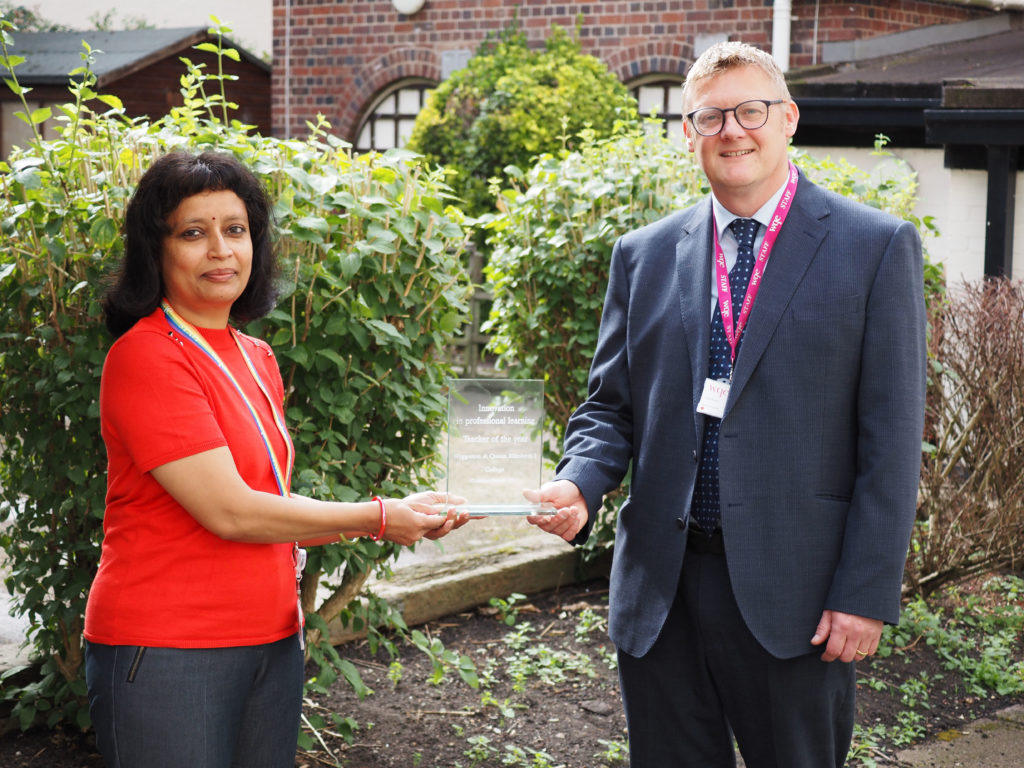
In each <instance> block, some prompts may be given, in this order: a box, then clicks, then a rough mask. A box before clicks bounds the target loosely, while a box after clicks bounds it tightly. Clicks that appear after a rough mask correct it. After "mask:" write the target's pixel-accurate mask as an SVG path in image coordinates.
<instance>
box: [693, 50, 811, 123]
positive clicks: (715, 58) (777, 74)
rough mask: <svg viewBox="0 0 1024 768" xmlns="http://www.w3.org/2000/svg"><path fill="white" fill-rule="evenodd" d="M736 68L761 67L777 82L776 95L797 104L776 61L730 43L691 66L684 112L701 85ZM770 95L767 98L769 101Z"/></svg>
mask: <svg viewBox="0 0 1024 768" xmlns="http://www.w3.org/2000/svg"><path fill="white" fill-rule="evenodd" d="M736 67H757V68H758V69H760V70H761V71H762V72H764V73H765V74H766V75H768V77H770V78H771V79H772V80H773V81H774V83H775V86H776V87H777V88H778V93H777V94H775V95H776V96H777V97H779V98H783V99H786V100H787V101H792V100H793V99H792V97H791V96H790V95H789V88H788V87H787V85H786V76H785V75H784V74H783V73H782V70H781V69H779V65H778V64H777V63H776V61H775V59H773V58H772V57H771V56H770V55H769V54H767V53H765V52H764V51H762V50H761V49H760V48H755V47H754V46H752V45H748V44H747V43H741V42H739V41H727V42H724V43H715V44H714V45H712V46H711V47H710V48H708V49H707V50H706V51H704V53H702V54H701V55H700V56H699V57H698V58H697V60H696V61H695V62H693V64H692V65H691V66H690V70H689V71H688V72H687V73H686V82H685V83H684V85H683V112H688V111H689V109H690V97H691V96H692V94H693V89H694V88H696V87H697V83H698V82H700V81H701V80H704V79H706V78H708V77H714V76H715V75H720V74H722V73H723V72H727V71H728V70H730V69H734V68H736ZM770 95H771V94H766V97H767V96H770Z"/></svg>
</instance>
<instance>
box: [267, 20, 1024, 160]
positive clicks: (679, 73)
mask: <svg viewBox="0 0 1024 768" xmlns="http://www.w3.org/2000/svg"><path fill="white" fill-rule="evenodd" d="M790 4H791V6H790ZM1015 5H1016V3H1015V2H1014V1H1013V0H1011V2H1010V3H1009V6H1010V7H1014V6H1015ZM787 6H790V7H789V10H788V13H787ZM999 7H1000V8H1003V9H1005V8H1006V7H1007V3H1003V4H1001V5H1000V6H999ZM995 8H996V6H995V3H994V2H993V3H992V5H988V4H987V0H982V2H972V1H971V0H958V1H954V2H936V1H934V0H852V1H849V0H848V1H846V2H839V0H774V2H773V0H674V1H670V0H274V11H273V23H274V36H273V37H274V73H273V86H272V92H273V114H274V133H275V134H276V135H279V136H284V135H300V136H301V135H304V134H305V133H306V128H305V122H306V121H307V120H312V119H314V118H315V116H316V115H317V114H318V113H322V114H323V115H325V116H326V117H327V119H328V120H329V121H330V123H331V125H332V126H333V131H334V133H336V134H337V135H339V136H342V137H343V138H346V139H348V140H350V141H353V142H355V143H357V146H359V147H360V148H366V147H368V146H378V143H377V142H375V141H374V140H373V137H372V136H371V135H369V133H368V132H367V130H368V129H366V126H367V124H368V122H372V121H373V120H374V119H375V118H374V114H375V113H378V117H382V119H383V121H384V123H383V125H382V127H381V129H380V131H379V132H380V133H381V134H383V138H384V139H387V137H388V136H389V135H391V134H394V137H393V138H394V139H396V141H395V143H399V144H400V143H401V141H400V139H399V135H400V134H403V133H404V134H406V135H407V131H408V127H409V126H410V125H411V120H412V118H414V117H415V113H416V112H417V111H418V106H419V105H418V104H417V98H420V99H421V98H422V91H423V90H424V89H426V88H428V87H430V86H433V85H436V84H437V83H438V82H440V81H441V80H442V79H443V78H444V77H445V76H447V74H449V73H450V72H451V71H453V70H454V69H457V68H459V67H460V66H461V65H462V64H464V63H465V60H466V59H467V58H468V57H469V56H470V55H471V54H472V53H473V52H475V51H476V49H477V47H478V46H479V45H480V43H481V42H482V41H483V40H484V39H485V38H486V36H487V35H488V34H493V33H496V32H498V31H500V30H502V29H504V28H505V27H507V26H508V25H509V24H511V23H512V22H513V19H515V18H518V20H519V23H520V24H521V26H522V28H523V30H524V31H525V32H526V34H527V37H528V39H529V40H531V41H536V42H537V44H538V45H540V44H541V42H542V41H543V40H544V39H545V37H546V36H547V35H548V33H549V31H550V28H551V26H552V25H558V26H561V27H565V28H567V29H569V30H573V29H577V28H578V30H579V39H580V41H581V44H582V47H583V50H584V51H585V52H587V53H590V54H592V55H594V56H597V57H598V58H600V59H602V60H603V61H605V62H606V63H607V64H608V67H609V68H610V69H611V71H612V72H614V73H615V74H616V75H618V76H619V78H621V79H622V81H623V82H625V83H626V84H627V85H629V86H630V87H631V88H633V89H634V92H635V93H637V95H638V96H641V94H640V91H639V89H640V88H641V87H645V88H646V90H645V91H644V93H643V94H642V95H643V96H644V97H645V99H646V100H647V101H652V100H653V102H657V100H658V93H659V92H661V93H663V94H664V96H665V99H664V100H663V103H661V104H655V105H656V106H657V107H658V109H659V114H662V115H663V116H666V112H667V113H668V114H669V115H671V113H672V112H673V111H674V112H678V111H679V110H680V108H681V107H680V105H679V104H678V103H676V104H673V103H672V96H673V94H674V93H675V92H674V91H672V90H671V88H672V87H673V86H674V85H678V83H679V82H681V80H682V78H683V75H684V73H685V71H686V69H687V67H688V66H689V65H690V64H691V63H692V62H693V60H694V58H696V56H697V55H699V54H700V52H701V51H703V50H704V48H706V47H707V46H708V45H709V44H711V43H713V42H716V41H718V40H724V39H733V40H744V41H746V42H749V43H752V44H755V45H758V46H760V47H763V48H765V49H766V50H771V49H772V47H773V45H776V46H780V47H788V57H782V56H781V54H778V53H777V54H776V58H777V59H779V60H780V63H783V65H784V67H787V68H788V67H802V66H806V65H811V64H817V63H820V62H821V60H822V59H821V53H822V46H823V45H825V44H827V43H835V42H839V41H849V40H859V39H865V38H870V37H875V36H878V35H884V34H889V33H894V32H902V31H906V30H911V29H916V28H920V27H928V26H933V25H941V24H950V23H954V22H960V21H968V20H972V19H979V18H984V17H986V16H990V15H992V14H994V13H996V10H995ZM398 9H402V10H405V11H406V12H405V13H402V12H400V11H399V10H398ZM787 21H788V23H787ZM787 39H788V41H789V42H788V46H786V45H785V41H786V40H787ZM659 89H660V91H659ZM417 94H418V96H417ZM392 95H394V98H393V99H391V98H390V97H391V96H392ZM641 102H642V107H643V102H644V99H641ZM653 102H652V103H653ZM641 111H642V112H643V111H645V110H644V109H643V108H642V109H641ZM364 129H366V130H364ZM361 134H362V136H361ZM360 138H362V142H361V143H360V141H359V140H360ZM384 144H385V145H386V144H387V141H384Z"/></svg>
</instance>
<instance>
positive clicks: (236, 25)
mask: <svg viewBox="0 0 1024 768" xmlns="http://www.w3.org/2000/svg"><path fill="white" fill-rule="evenodd" d="M24 5H25V6H26V7H28V8H30V9H32V10H33V11H34V12H35V13H37V14H38V15H39V16H40V17H42V18H44V19H46V20H48V21H52V22H55V23H58V24H64V25H66V26H69V27H72V28H73V29H92V28H94V27H95V26H96V25H95V22H93V21H92V18H93V17H99V18H103V17H105V16H106V15H107V13H109V12H110V11H112V10H113V11H114V16H113V24H112V28H113V29H124V28H125V26H126V25H127V26H133V25H132V24H131V21H132V20H134V19H142V20H144V21H145V22H146V23H147V24H149V25H151V26H154V27H157V28H163V29H171V28H176V27H193V26H194V27H196V28H199V27H207V26H210V16H211V15H212V16H216V17H217V18H218V19H220V21H221V23H223V24H226V25H228V26H229V27H231V28H232V30H233V33H232V35H231V39H232V40H233V41H234V42H235V43H236V44H237V45H239V46H241V47H243V48H245V49H246V50H247V51H248V52H249V53H251V54H253V55H254V56H259V57H261V58H265V59H267V60H268V61H269V59H270V53H271V51H272V50H273V47H272V43H271V30H272V26H273V24H272V17H271V0H174V2H172V3H154V2H152V0H119V2H116V3H115V2H114V1H113V0H28V1H27V2H25V3H24Z"/></svg>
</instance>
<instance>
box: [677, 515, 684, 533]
mask: <svg viewBox="0 0 1024 768" xmlns="http://www.w3.org/2000/svg"><path fill="white" fill-rule="evenodd" d="M676 525H678V526H679V527H680V528H681V529H683V530H685V529H686V521H685V520H683V518H681V517H677V518H676Z"/></svg>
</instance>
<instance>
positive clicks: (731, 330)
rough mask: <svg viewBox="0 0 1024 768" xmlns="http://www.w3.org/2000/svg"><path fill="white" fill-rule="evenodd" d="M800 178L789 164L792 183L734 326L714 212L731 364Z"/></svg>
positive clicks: (759, 255) (770, 228)
mask: <svg viewBox="0 0 1024 768" xmlns="http://www.w3.org/2000/svg"><path fill="white" fill-rule="evenodd" d="M798 179H799V175H798V174H797V172H796V166H794V165H793V163H790V164H789V180H788V181H787V182H786V188H785V190H784V191H783V193H782V197H781V198H780V199H779V204H778V205H777V206H775V213H773V214H772V220H771V224H769V225H768V231H767V232H766V233H765V236H764V241H763V242H762V243H761V249H760V250H759V251H758V253H757V260H756V261H755V262H754V270H753V272H751V273H750V284H749V285H748V286H747V292H746V295H745V296H744V297H743V304H742V305H741V306H740V313H739V317H737V318H736V321H735V324H734V323H733V306H732V292H731V290H730V288H729V269H728V267H726V265H725V253H724V252H723V251H722V246H721V244H720V243H719V242H718V225H717V223H716V222H715V212H714V210H713V209H712V211H711V226H712V229H713V230H714V236H715V284H716V285H717V286H718V306H719V308H720V309H721V311H722V326H723V327H724V328H725V338H726V340H727V341H728V342H729V349H730V350H731V351H732V358H731V362H732V363H735V362H736V346H737V345H738V344H739V340H740V337H741V336H743V330H744V329H745V328H746V327H747V320H748V318H749V317H750V310H751V307H753V306H754V299H756V298H757V292H758V291H759V290H760V288H761V277H762V276H763V275H764V269H765V266H766V265H767V264H768V256H769V255H770V254H771V251H772V247H773V246H774V245H775V240H776V238H777V237H778V236H779V230H781V229H782V224H783V222H785V221H786V216H787V215H789V204H790V203H791V202H792V200H793V195H794V194H795V193H796V183H797V180H798Z"/></svg>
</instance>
